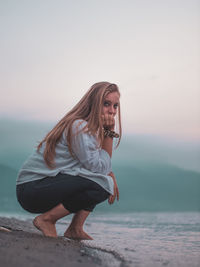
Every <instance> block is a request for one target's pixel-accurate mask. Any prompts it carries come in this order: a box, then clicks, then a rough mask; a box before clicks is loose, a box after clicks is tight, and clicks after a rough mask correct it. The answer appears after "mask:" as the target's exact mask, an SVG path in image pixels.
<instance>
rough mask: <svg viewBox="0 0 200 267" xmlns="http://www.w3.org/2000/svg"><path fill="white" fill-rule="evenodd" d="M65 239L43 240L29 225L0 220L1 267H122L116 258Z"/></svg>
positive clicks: (10, 220)
mask: <svg viewBox="0 0 200 267" xmlns="http://www.w3.org/2000/svg"><path fill="white" fill-rule="evenodd" d="M107 254H108V253H105V252H102V251H97V250H96V249H92V248H89V247H87V246H85V245H84V244H83V243H82V242H80V241H74V240H69V239H67V238H64V237H58V238H52V237H44V236H43V235H42V234H41V233H40V232H39V231H38V230H37V229H35V227H34V226H32V223H31V222H30V221H21V220H18V219H15V218H4V217H0V263H1V264H0V265H1V266H8V267H17V266H20V267H27V266H29V267H36V266H48V267H51V266H70V267H78V266H82V267H83V266H87V267H90V266H111V265H110V263H111V262H112V263H113V264H114V266H120V265H121V263H120V261H118V260H117V259H115V258H114V256H113V255H107Z"/></svg>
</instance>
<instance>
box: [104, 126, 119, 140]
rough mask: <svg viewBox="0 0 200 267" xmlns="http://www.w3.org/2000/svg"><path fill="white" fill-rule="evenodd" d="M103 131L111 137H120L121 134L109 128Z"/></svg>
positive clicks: (105, 135) (106, 135)
mask: <svg viewBox="0 0 200 267" xmlns="http://www.w3.org/2000/svg"><path fill="white" fill-rule="evenodd" d="M103 133H104V137H110V138H112V139H113V138H119V134H118V133H116V132H115V131H113V130H111V129H108V128H105V127H104V128H103Z"/></svg>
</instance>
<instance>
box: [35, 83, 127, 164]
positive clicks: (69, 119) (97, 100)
mask: <svg viewBox="0 0 200 267" xmlns="http://www.w3.org/2000/svg"><path fill="white" fill-rule="evenodd" d="M112 92H118V93H119V95H120V92H119V88H118V86H117V85H116V84H113V83H109V82H98V83H95V84H93V85H92V86H91V87H90V89H89V90H88V91H87V92H86V94H85V95H84V96H83V97H82V98H81V100H80V101H79V102H78V103H77V104H76V105H75V106H74V107H73V108H72V109H71V110H70V111H69V112H68V113H67V114H66V115H65V116H64V117H63V118H62V119H61V120H60V121H59V122H58V123H57V124H56V126H55V127H54V128H53V129H52V130H51V131H50V132H49V133H48V134H47V135H46V136H45V138H44V139H43V140H42V141H41V142H40V143H39V145H38V147H37V150H38V151H39V149H40V148H41V146H42V144H43V142H46V144H45V149H44V154H43V156H44V160H45V163H46V164H47V166H48V167H49V168H54V167H55V163H54V157H55V153H56V152H55V148H56V144H57V143H58V142H59V140H60V138H61V136H62V134H63V131H65V130H66V133H67V145H68V148H69V151H70V153H71V155H72V156H73V152H72V147H71V139H72V124H73V122H74V121H75V120H78V119H82V120H85V121H87V125H86V126H85V127H83V129H82V130H81V131H86V132H89V133H90V134H92V135H96V134H97V138H98V140H99V146H100V147H102V143H103V139H104V136H103V131H102V129H103V123H102V118H101V115H102V114H101V113H102V107H103V101H104V99H105V97H106V96H107V95H108V94H109V93H112ZM117 118H118V131H119V140H118V143H117V145H116V147H117V146H118V145H119V143H120V140H121V135H122V127H121V114H120V103H119V105H118V112H117Z"/></svg>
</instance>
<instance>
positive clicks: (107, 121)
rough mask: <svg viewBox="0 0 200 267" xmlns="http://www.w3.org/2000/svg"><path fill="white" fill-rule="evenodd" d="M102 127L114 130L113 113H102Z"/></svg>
mask: <svg viewBox="0 0 200 267" xmlns="http://www.w3.org/2000/svg"><path fill="white" fill-rule="evenodd" d="M102 120H103V127H104V128H105V129H109V130H114V128H115V119H114V116H113V115H110V114H104V115H102Z"/></svg>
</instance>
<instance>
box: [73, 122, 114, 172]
mask: <svg viewBox="0 0 200 267" xmlns="http://www.w3.org/2000/svg"><path fill="white" fill-rule="evenodd" d="M85 125H87V123H86V122H85V121H81V120H78V121H75V122H74V123H73V125H72V132H73V134H74V135H73V137H72V151H73V153H74V154H75V156H76V158H77V159H78V160H79V161H80V163H81V164H82V165H83V167H84V168H86V169H87V170H90V171H92V172H96V173H102V174H104V175H107V174H108V173H110V172H111V158H110V155H109V154H108V152H107V151H106V150H104V149H97V147H98V142H97V139H96V137H94V136H92V135H90V134H89V133H87V132H83V131H81V130H82V129H83V127H84V126H85ZM77 132H78V134H76V133H77Z"/></svg>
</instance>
